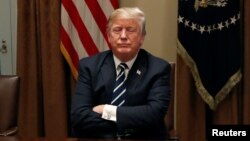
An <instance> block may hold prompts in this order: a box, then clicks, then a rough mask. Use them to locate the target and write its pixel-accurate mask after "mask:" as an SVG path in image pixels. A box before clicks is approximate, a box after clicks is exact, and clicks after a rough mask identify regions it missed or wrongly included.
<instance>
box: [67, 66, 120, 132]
mask: <svg viewBox="0 0 250 141" xmlns="http://www.w3.org/2000/svg"><path fill="white" fill-rule="evenodd" d="M91 79H93V77H92V75H91V71H90V70H89V67H87V66H86V65H85V64H84V63H83V62H81V63H80V65H79V76H78V80H77V83H76V89H75V94H74V95H73V97H72V104H71V124H72V127H73V130H74V131H77V132H79V131H80V132H83V131H84V132H86V131H88V132H91V131H98V130H100V131H102V130H109V129H110V130H111V129H114V126H116V125H115V123H113V122H111V121H107V120H104V119H102V118H101V114H98V113H96V112H94V111H93V110H92V108H93V106H95V105H93V88H92V86H91V81H92V80H91Z"/></svg>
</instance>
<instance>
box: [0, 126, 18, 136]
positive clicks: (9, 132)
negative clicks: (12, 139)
mask: <svg viewBox="0 0 250 141" xmlns="http://www.w3.org/2000/svg"><path fill="white" fill-rule="evenodd" d="M17 131H18V127H13V128H11V129H9V130H6V131H4V132H0V136H14V135H16V134H17Z"/></svg>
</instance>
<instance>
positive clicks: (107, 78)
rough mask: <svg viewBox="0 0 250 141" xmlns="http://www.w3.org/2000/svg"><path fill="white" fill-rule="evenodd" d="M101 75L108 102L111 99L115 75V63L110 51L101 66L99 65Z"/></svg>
mask: <svg viewBox="0 0 250 141" xmlns="http://www.w3.org/2000/svg"><path fill="white" fill-rule="evenodd" d="M101 76H102V78H103V81H104V82H103V83H104V85H105V87H106V94H107V97H108V101H107V102H108V103H110V102H111V100H112V93H113V87H114V82H115V77H116V71H115V64H114V59H113V56H112V53H110V54H108V56H107V57H106V59H105V61H104V63H103V66H102V67H101Z"/></svg>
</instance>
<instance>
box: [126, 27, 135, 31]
mask: <svg viewBox="0 0 250 141" xmlns="http://www.w3.org/2000/svg"><path fill="white" fill-rule="evenodd" d="M127 31H128V32H136V28H132V27H130V28H127Z"/></svg>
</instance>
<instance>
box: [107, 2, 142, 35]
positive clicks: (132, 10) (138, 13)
mask: <svg viewBox="0 0 250 141" xmlns="http://www.w3.org/2000/svg"><path fill="white" fill-rule="evenodd" d="M120 18H121V19H136V20H138V22H139V24H140V25H141V31H142V34H143V35H146V18H145V14H144V12H143V11H142V10H140V9H139V8H138V7H122V8H118V9H116V10H115V11H113V13H112V14H111V15H110V17H109V19H108V24H107V32H108V33H109V31H110V28H111V26H112V24H113V21H114V20H115V19H120Z"/></svg>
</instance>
